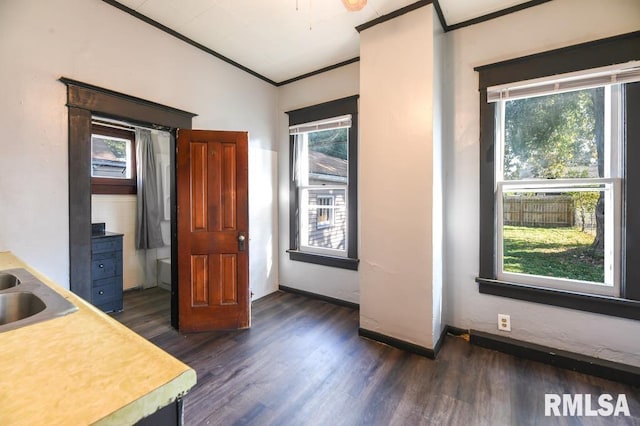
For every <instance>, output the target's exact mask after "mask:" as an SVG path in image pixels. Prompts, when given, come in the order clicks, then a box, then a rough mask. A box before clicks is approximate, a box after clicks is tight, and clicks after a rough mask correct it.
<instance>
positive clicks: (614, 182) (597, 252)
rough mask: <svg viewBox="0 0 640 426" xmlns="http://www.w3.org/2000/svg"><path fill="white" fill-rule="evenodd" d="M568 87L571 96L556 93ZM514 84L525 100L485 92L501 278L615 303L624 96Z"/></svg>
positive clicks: (613, 90) (610, 90)
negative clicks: (491, 124)
mask: <svg viewBox="0 0 640 426" xmlns="http://www.w3.org/2000/svg"><path fill="white" fill-rule="evenodd" d="M597 75H601V74H598V73H597V72H594V71H593V70H592V71H589V72H587V73H586V74H585V75H583V76H581V77H580V79H579V80H580V81H583V82H592V81H593V80H594V79H595V78H596V77H595V76H597ZM618 75H619V74H607V75H606V76H602V77H603V79H604V80H607V81H609V82H610V81H612V80H613V81H617V80H619V78H618ZM614 76H615V77H614ZM574 78H575V77H574ZM568 81H571V83H572V84H571V87H572V89H570V90H568V91H564V90H562V88H561V87H562V83H567V82H568ZM519 84H520V85H521V86H523V87H527V89H528V90H527V94H526V95H521V96H517V95H516V96H513V95H512V94H510V92H512V91H516V93H517V88H489V89H488V95H489V97H490V98H495V99H496V106H495V110H496V130H497V132H496V142H495V143H496V148H497V149H496V159H495V176H496V194H497V196H496V207H497V208H496V225H497V258H496V260H497V270H498V274H497V275H498V278H499V279H502V280H506V281H518V282H523V283H530V284H536V285H541V286H548V287H551V288H560V289H567V290H575V291H583V292H587V293H597V294H605V295H609V296H619V294H620V286H619V284H620V265H621V262H620V249H619V248H620V241H621V239H620V208H621V206H622V198H621V191H620V185H621V176H622V171H623V170H622V165H621V162H620V156H619V153H620V139H621V138H620V129H621V124H622V120H621V114H620V111H621V108H620V97H621V96H620V95H621V90H622V89H623V86H622V85H620V84H613V85H612V84H607V85H599V86H596V87H593V88H582V89H578V90H575V89H573V88H574V87H576V85H577V86H578V87H580V85H579V84H578V81H576V80H575V79H572V80H566V79H564V80H563V79H558V78H557V77H556V78H554V80H553V81H548V82H544V83H538V84H536V85H533V86H530V85H529V86H527V84H526V83H523V82H522V83H519ZM583 85H584V83H583Z"/></svg>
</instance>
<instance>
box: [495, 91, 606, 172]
mask: <svg viewBox="0 0 640 426" xmlns="http://www.w3.org/2000/svg"><path fill="white" fill-rule="evenodd" d="M589 92H590V91H589V90H582V91H576V92H567V93H560V94H554V95H548V96H538V97H533V98H525V99H518V100H513V101H509V102H507V106H506V111H505V154H504V158H505V160H504V171H505V177H506V178H508V179H522V178H530V177H533V178H545V179H557V178H562V177H567V176H568V174H569V173H570V172H575V171H588V169H589V166H591V165H593V164H595V163H596V155H597V153H596V147H595V143H594V136H593V132H594V120H593V116H592V112H591V111H592V107H591V102H592V97H591V96H590V93H589Z"/></svg>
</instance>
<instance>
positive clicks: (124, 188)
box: [91, 123, 138, 195]
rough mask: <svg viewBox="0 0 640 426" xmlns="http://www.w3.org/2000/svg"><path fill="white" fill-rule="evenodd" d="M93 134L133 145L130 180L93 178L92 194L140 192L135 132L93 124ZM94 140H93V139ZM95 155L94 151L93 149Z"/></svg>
mask: <svg viewBox="0 0 640 426" xmlns="http://www.w3.org/2000/svg"><path fill="white" fill-rule="evenodd" d="M91 134H92V135H94V134H97V135H103V136H112V137H116V138H120V139H126V140H128V141H129V142H130V143H131V145H130V146H131V177H130V178H129V179H118V178H105V177H94V176H91V193H92V194H101V195H105V194H136V193H137V192H138V176H137V168H136V134H135V131H133V130H126V129H119V128H114V127H109V126H103V125H100V124H96V123H92V125H91ZM92 139H93V138H92ZM91 152H92V153H93V149H91Z"/></svg>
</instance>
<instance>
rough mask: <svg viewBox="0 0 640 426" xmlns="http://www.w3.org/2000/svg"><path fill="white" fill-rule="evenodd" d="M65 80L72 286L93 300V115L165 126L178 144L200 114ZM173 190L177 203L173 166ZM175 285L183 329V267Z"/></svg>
mask: <svg viewBox="0 0 640 426" xmlns="http://www.w3.org/2000/svg"><path fill="white" fill-rule="evenodd" d="M60 81H61V82H62V83H64V84H66V86H67V107H68V116H69V117H68V118H69V286H70V289H71V291H73V292H74V293H76V294H78V295H79V296H81V297H82V298H84V299H85V300H88V301H91V297H92V295H91V170H90V167H91V152H90V150H91V144H88V143H87V141H88V140H90V139H91V120H92V116H94V115H99V116H103V117H109V118H113V119H119V120H124V121H128V122H131V123H135V124H141V125H143V126H149V125H159V126H162V127H165V128H168V129H170V131H171V132H172V133H173V135H174V138H172V140H173V141H175V133H176V129H178V128H181V129H191V127H192V119H193V117H195V116H196V114H192V113H190V112H186V111H182V110H179V109H175V108H171V107H167V106H165V105H161V104H157V103H154V102H150V101H147V100H144V99H140V98H136V97H132V96H129V95H125V94H122V93H118V92H114V91H111V90H108V89H103V88H101V87H97V86H93V85H90V84H86V83H82V82H78V81H75V80H71V79H68V78H64V77H63V78H61V79H60ZM170 156H171V158H170V161H171V164H175V161H176V158H175V142H173V143H172V146H171V149H170ZM170 190H171V197H172V199H173V200H175V199H176V198H175V197H176V179H175V167H172V168H171V176H170ZM171 204H172V206H171V209H172V211H171V261H172V264H174V265H176V264H177V220H176V218H177V211H176V204H175V203H171ZM171 281H172V285H171V325H172V326H173V327H174V328H176V329H177V328H178V309H179V307H178V287H177V283H178V277H177V268H172V280H171Z"/></svg>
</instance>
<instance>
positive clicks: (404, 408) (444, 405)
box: [113, 289, 640, 426]
mask: <svg viewBox="0 0 640 426" xmlns="http://www.w3.org/2000/svg"><path fill="white" fill-rule="evenodd" d="M113 317H114V318H116V319H117V320H119V321H120V322H122V323H123V324H125V325H127V326H128V327H130V328H131V329H133V330H134V331H136V332H137V333H139V334H141V335H142V336H144V337H146V338H147V339H149V340H151V341H152V342H153V343H155V344H156V345H158V346H160V347H161V348H163V349H165V350H166V351H167V352H169V353H171V354H173V355H174V356H175V357H177V358H179V359H181V360H182V361H184V362H185V363H187V364H189V365H190V366H191V367H193V368H194V369H195V370H196V371H197V373H198V384H197V385H196V386H195V387H194V388H193V389H192V390H191V392H189V394H188V395H187V396H186V397H185V399H184V410H185V412H184V419H185V424H186V425H208V424H211V425H234V424H254V425H465V426H472V425H617V424H620V425H640V389H639V388H634V387H631V386H626V385H623V384H620V383H616V382H611V381H608V380H604V379H600V378H596V377H592V376H588V375H585V374H580V373H576V372H573V371H569V370H563V369H558V368H555V367H552V366H549V365H545V364H541V363H537V362H533V361H527V360H523V359H519V358H516V357H513V356H510V355H505V354H502V353H499V352H495V351H491V350H487V349H484V348H480V347H477V346H472V345H470V344H469V343H468V342H467V341H466V340H464V339H463V338H460V337H454V336H447V337H446V340H445V343H444V345H443V347H442V349H441V351H440V353H439V355H438V358H437V359H436V360H431V359H427V358H424V357H421V356H418V355H414V354H410V353H407V352H404V351H401V350H398V349H395V348H392V347H389V346H386V345H383V344H380V343H377V342H374V341H371V340H367V339H364V338H361V337H359V336H358V311H357V310H354V309H351V308H347V307H342V306H336V305H333V304H330V303H327V302H324V301H319V300H315V299H311V298H307V297H304V296H300V295H296V294H291V293H283V292H277V293H274V294H272V295H269V296H267V297H265V298H262V299H260V300H258V301H256V302H254V303H253V313H252V318H253V326H252V328H251V329H249V330H244V331H228V332H212V333H196V334H190V335H181V334H180V333H178V332H177V331H175V330H173V329H172V328H171V326H170V324H169V293H168V292H166V291H164V290H161V289H150V290H143V291H131V292H127V293H125V299H124V311H123V312H121V313H117V314H113ZM545 393H554V394H576V393H579V394H591V395H593V396H594V397H593V401H596V400H597V396H599V395H601V394H605V393H607V394H611V395H614V397H616V398H617V395H619V394H625V395H626V399H627V402H628V405H629V410H630V412H631V417H545V410H544V397H545ZM614 402H615V400H614ZM596 408H597V407H596Z"/></svg>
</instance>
